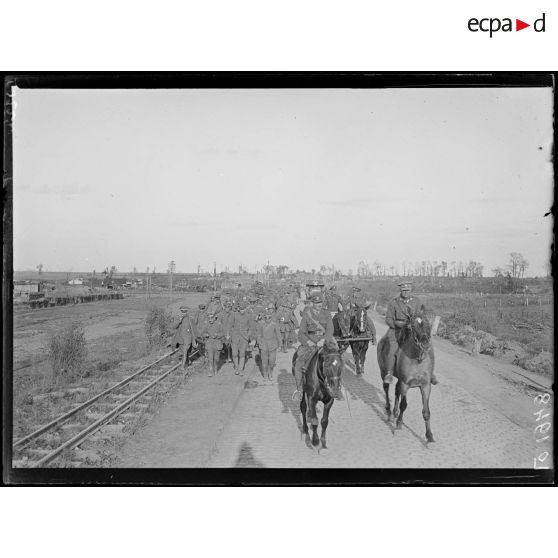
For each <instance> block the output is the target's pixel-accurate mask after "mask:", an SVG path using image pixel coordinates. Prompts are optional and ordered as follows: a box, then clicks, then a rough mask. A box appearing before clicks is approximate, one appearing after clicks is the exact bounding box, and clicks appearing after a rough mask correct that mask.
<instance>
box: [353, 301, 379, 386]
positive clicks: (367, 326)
mask: <svg viewBox="0 0 558 558" xmlns="http://www.w3.org/2000/svg"><path fill="white" fill-rule="evenodd" d="M349 333H350V335H351V337H353V338H354V337H366V338H372V344H375V343H376V329H375V327H374V324H373V323H372V322H371V321H370V318H369V317H368V313H367V311H366V308H363V307H360V306H357V307H356V308H355V309H354V311H353V314H352V317H351V327H350V330H349ZM368 343H370V341H369V339H366V340H365V341H351V342H350V345H351V352H352V353H353V359H354V361H355V369H356V373H357V376H358V375H361V374H364V362H365V360H366V352H367V351H368Z"/></svg>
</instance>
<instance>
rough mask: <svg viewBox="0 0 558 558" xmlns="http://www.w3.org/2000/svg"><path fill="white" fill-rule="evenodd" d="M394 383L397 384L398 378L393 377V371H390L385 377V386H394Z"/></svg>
mask: <svg viewBox="0 0 558 558" xmlns="http://www.w3.org/2000/svg"><path fill="white" fill-rule="evenodd" d="M394 382H397V378H396V377H395V376H394V375H393V373H392V371H391V370H388V372H387V374H386V375H385V377H384V384H393V383H394Z"/></svg>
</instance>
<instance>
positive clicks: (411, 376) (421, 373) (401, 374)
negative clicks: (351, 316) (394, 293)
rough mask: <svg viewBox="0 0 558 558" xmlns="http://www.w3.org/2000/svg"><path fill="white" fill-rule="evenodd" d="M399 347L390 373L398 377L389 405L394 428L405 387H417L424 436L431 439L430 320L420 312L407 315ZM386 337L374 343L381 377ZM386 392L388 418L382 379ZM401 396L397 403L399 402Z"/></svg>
mask: <svg viewBox="0 0 558 558" xmlns="http://www.w3.org/2000/svg"><path fill="white" fill-rule="evenodd" d="M398 337H399V338H398V343H399V347H398V349H397V352H396V360H395V367H394V370H393V375H394V376H395V377H396V378H397V379H398V382H397V384H396V385H395V403H394V406H393V417H394V418H395V419H397V423H396V428H397V429H398V430H399V429H401V424H402V423H403V413H404V412H405V409H406V408H407V390H408V389H409V388H413V387H419V388H420V392H421V395H422V416H423V418H424V423H425V425H426V440H427V441H428V442H434V437H433V436H432V431H431V430H430V408H429V407H428V402H429V400H430V389H431V379H432V372H433V371H434V349H433V347H432V342H431V335H430V323H429V322H428V319H427V318H426V316H425V315H424V314H423V313H419V314H415V315H411V316H410V318H409V324H408V326H407V327H405V328H403V329H402V330H401V331H400V333H399V336H398ZM388 345H389V339H388V337H387V335H385V336H384V337H382V339H380V342H379V343H378V364H379V365H380V374H381V376H382V381H383V380H384V378H385V376H386V373H387V366H386V362H385V361H386V355H387V352H388V348H389V347H388ZM383 384H384V392H385V394H386V411H387V415H388V420H389V418H391V406H390V401H389V384H387V383H385V382H383ZM399 399H401V404H400V403H399Z"/></svg>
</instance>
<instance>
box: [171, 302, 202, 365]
mask: <svg viewBox="0 0 558 558" xmlns="http://www.w3.org/2000/svg"><path fill="white" fill-rule="evenodd" d="M189 310H190V309H189V308H188V306H181V307H180V311H181V312H182V317H181V318H180V321H179V322H178V325H177V326H176V329H175V332H174V335H173V337H172V340H171V347H172V348H173V349H174V348H175V347H176V346H179V347H180V348H181V349H182V369H183V370H185V369H186V368H187V366H188V358H187V356H188V352H189V350H190V348H191V347H193V348H196V347H197V346H198V343H197V341H196V337H197V332H196V327H195V324H194V322H193V320H192V316H190V313H189Z"/></svg>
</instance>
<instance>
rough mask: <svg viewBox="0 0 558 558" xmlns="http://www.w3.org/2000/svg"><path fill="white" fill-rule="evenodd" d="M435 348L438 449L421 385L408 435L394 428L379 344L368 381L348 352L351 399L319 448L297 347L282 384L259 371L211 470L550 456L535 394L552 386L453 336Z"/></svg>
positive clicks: (508, 463)
mask: <svg viewBox="0 0 558 558" xmlns="http://www.w3.org/2000/svg"><path fill="white" fill-rule="evenodd" d="M375 321H376V320H375ZM376 328H377V330H378V334H379V335H382V334H383V333H384V331H385V325H384V324H382V323H381V322H379V321H376ZM435 351H436V371H437V375H438V377H439V379H440V384H438V385H437V386H434V387H433V390H432V396H431V402H430V408H431V415H432V416H431V425H432V431H433V434H434V438H435V439H436V442H435V443H434V444H426V442H425V438H424V421H423V419H422V414H421V411H422V402H421V397H420V390H418V389H412V390H410V391H409V395H408V403H409V405H408V408H407V410H406V412H405V424H404V427H403V429H402V430H399V431H394V429H393V425H392V424H391V423H388V422H386V420H385V412H384V394H383V390H382V385H381V381H380V373H379V368H378V364H377V361H376V347H375V346H374V347H372V346H371V347H370V349H369V351H368V355H367V361H366V366H365V373H364V375H363V376H362V377H357V376H356V375H355V374H354V364H353V361H352V357H351V354H350V350H349V351H347V353H346V355H345V362H346V367H345V371H344V374H343V384H344V386H345V390H346V399H345V401H336V402H335V403H334V405H333V408H332V411H331V414H330V423H329V427H328V431H327V437H328V447H329V451H328V452H327V453H325V454H324V453H323V452H318V451H317V450H316V449H313V448H312V446H311V444H310V442H309V439H308V438H306V437H304V436H302V434H301V417H300V411H299V408H298V404H295V403H294V402H293V401H292V400H291V395H292V393H293V391H294V387H295V386H294V379H293V377H292V374H291V369H290V361H291V357H292V351H291V352H289V353H286V354H285V353H279V355H278V362H277V367H276V376H277V378H276V381H275V383H274V384H271V385H268V384H265V383H264V382H263V381H262V379H261V375H260V374H259V372H258V371H256V370H254V371H253V372H252V377H251V378H249V380H248V381H247V384H246V389H245V390H244V391H243V393H242V395H241V396H240V399H239V401H238V403H237V405H236V407H235V410H234V414H233V415H232V416H231V417H230V420H229V421H228V423H227V425H226V426H225V427H224V429H223V430H222V432H221V434H220V436H219V439H218V441H217V443H216V444H215V446H214V449H213V452H212V454H211V456H210V459H209V461H208V463H207V464H206V465H205V466H207V467H279V468H283V467H304V468H312V467H328V468H329V467H340V468H346V467H349V468H350V467H367V468H377V467H382V468H383V467H386V468H399V467H409V468H422V467H429V468H438V467H448V468H452V467H460V468H478V467H482V468H502V467H505V468H533V463H534V456H535V455H536V454H537V453H538V452H540V450H541V447H538V446H537V443H536V441H535V436H534V428H535V427H536V426H537V423H536V422H535V417H534V416H533V410H535V407H534V397H535V396H536V395H537V394H538V393H544V390H542V389H537V388H536V386H534V385H533V384H531V383H530V382H529V381H521V380H520V381H515V380H509V379H508V380H506V379H504V378H503V377H502V376H501V374H500V372H501V371H500V372H499V371H498V369H497V366H498V365H494V366H496V368H494V369H493V368H492V367H493V364H492V359H489V358H488V357H482V356H481V357H476V358H475V357H472V356H470V355H468V354H465V352H464V351H463V350H461V349H459V348H457V347H454V346H452V345H450V344H449V343H447V342H445V341H443V340H439V339H437V340H435ZM504 372H505V371H504ZM517 377H518V378H520V377H519V376H517ZM320 408H321V405H320ZM184 466H188V465H187V464H185V465H184Z"/></svg>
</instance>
